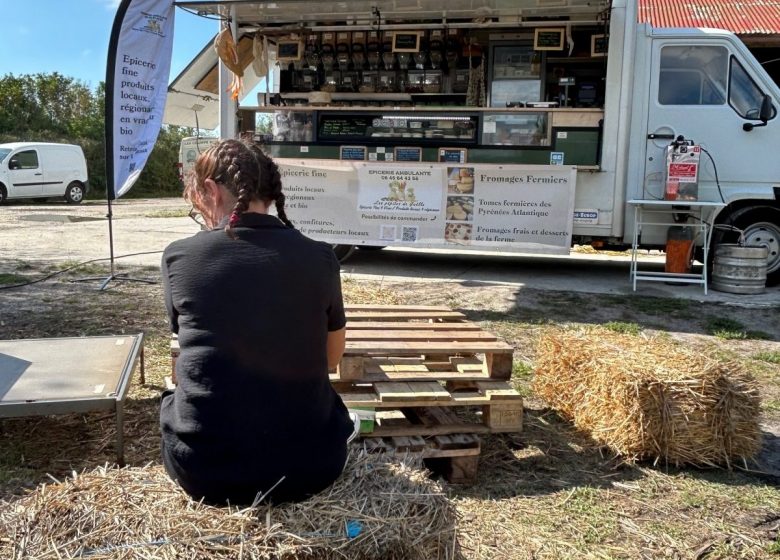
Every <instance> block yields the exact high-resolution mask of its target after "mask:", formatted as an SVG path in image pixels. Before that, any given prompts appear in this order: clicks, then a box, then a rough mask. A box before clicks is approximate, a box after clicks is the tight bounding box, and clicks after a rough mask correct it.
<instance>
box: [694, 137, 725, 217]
mask: <svg viewBox="0 0 780 560" xmlns="http://www.w3.org/2000/svg"><path fill="white" fill-rule="evenodd" d="M699 147H700V148H701V146H699ZM701 151H702V152H704V153H705V154H707V157H708V158H710V161H711V162H712V169H714V170H715V184H716V185H717V186H718V194H719V195H720V201H721V202H722V203H723V204H726V199H725V198H723V191H722V190H721V188H720V179H719V178H718V166H717V165H715V160H714V159H713V157H712V155H711V154H710V153H709V152H708V151H707V150H705V149H704V148H701Z"/></svg>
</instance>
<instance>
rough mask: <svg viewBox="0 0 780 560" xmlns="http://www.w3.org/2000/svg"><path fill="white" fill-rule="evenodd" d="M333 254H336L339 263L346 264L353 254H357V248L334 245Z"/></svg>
mask: <svg viewBox="0 0 780 560" xmlns="http://www.w3.org/2000/svg"><path fill="white" fill-rule="evenodd" d="M333 252H334V253H335V254H336V258H337V259H338V260H339V262H344V261H345V260H347V259H348V258H349V257H350V256H351V255H352V253H354V252H355V246H354V245H334V246H333Z"/></svg>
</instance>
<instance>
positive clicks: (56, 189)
mask: <svg viewBox="0 0 780 560" xmlns="http://www.w3.org/2000/svg"><path fill="white" fill-rule="evenodd" d="M88 188H89V183H88V182H87V162H86V160H85V159H84V152H83V151H82V150H81V147H80V146H76V145H73V144H50V143H44V142H13V143H10V144H0V204H2V203H4V202H5V201H6V200H10V199H15V198H40V199H45V198H51V197H63V198H64V199H65V201H66V202H68V203H69V204H79V203H80V202H81V201H82V200H83V199H84V195H85V194H86V193H87V189H88Z"/></svg>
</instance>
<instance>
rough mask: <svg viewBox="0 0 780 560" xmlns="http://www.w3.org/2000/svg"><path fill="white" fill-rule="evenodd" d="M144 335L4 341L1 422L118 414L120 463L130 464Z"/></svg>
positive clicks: (0, 367) (0, 358) (0, 352)
mask: <svg viewBox="0 0 780 560" xmlns="http://www.w3.org/2000/svg"><path fill="white" fill-rule="evenodd" d="M143 339H144V335H143V333H140V334H136V335H128V336H88V337H81V338H47V339H28V340H0V418H11V417H18V416H48V415H53V414H70V413H74V412H76V413H84V412H94V411H101V410H113V411H115V413H116V455H117V463H118V464H120V465H122V464H124V434H123V428H124V404H125V397H126V396H127V392H128V390H129V388H130V380H131V378H132V376H133V372H134V371H135V367H136V364H137V363H138V362H139V361H140V364H141V380H142V382H143V377H144V365H143Z"/></svg>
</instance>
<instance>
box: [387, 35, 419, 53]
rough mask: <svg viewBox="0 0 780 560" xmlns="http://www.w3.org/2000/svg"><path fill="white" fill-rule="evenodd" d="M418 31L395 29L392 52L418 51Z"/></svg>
mask: <svg viewBox="0 0 780 560" xmlns="http://www.w3.org/2000/svg"><path fill="white" fill-rule="evenodd" d="M419 50H420V33H419V32H417V31H396V32H395V34H394V35H393V52H418V51H419Z"/></svg>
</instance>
